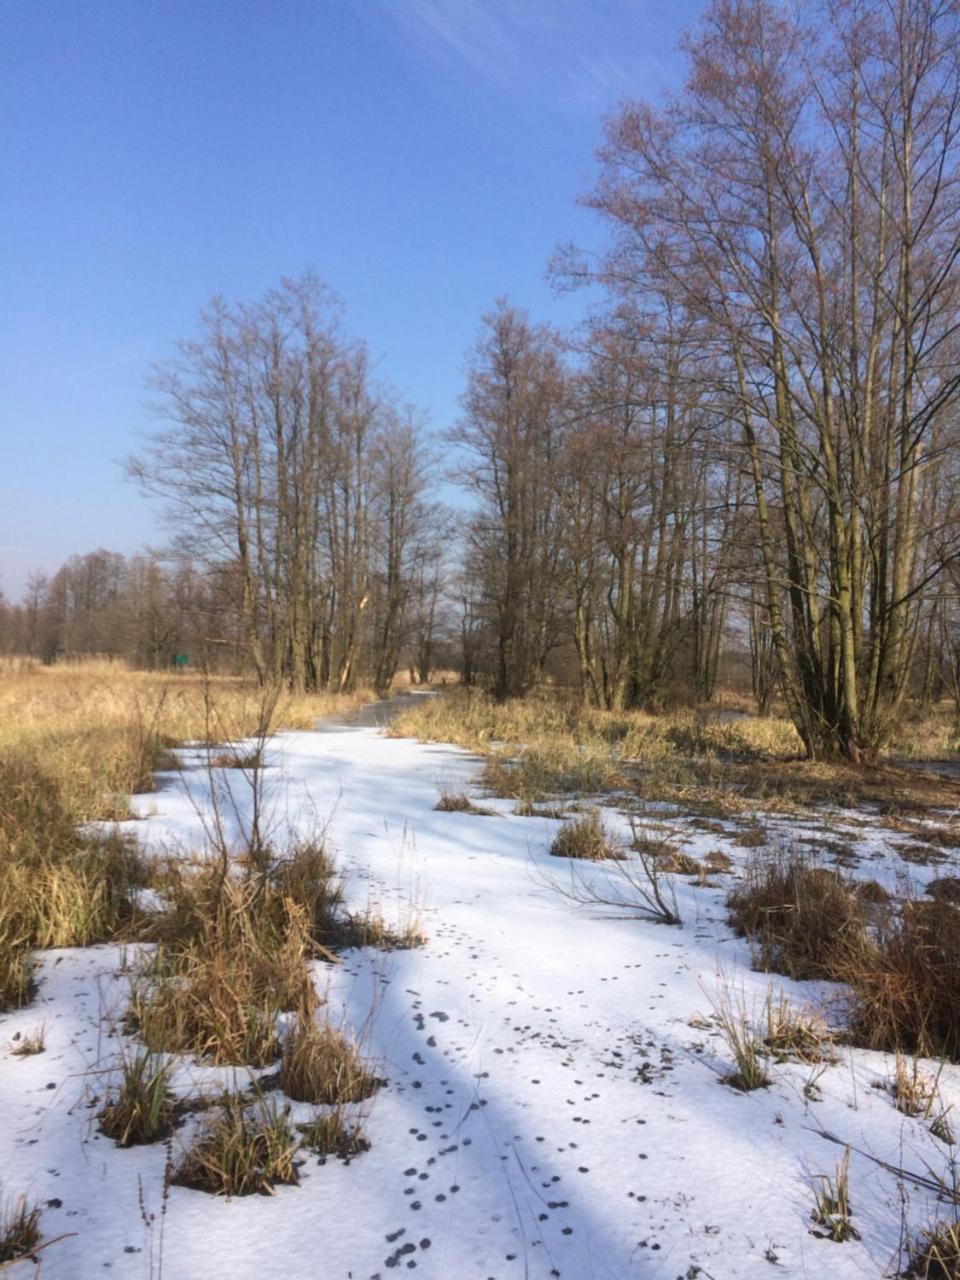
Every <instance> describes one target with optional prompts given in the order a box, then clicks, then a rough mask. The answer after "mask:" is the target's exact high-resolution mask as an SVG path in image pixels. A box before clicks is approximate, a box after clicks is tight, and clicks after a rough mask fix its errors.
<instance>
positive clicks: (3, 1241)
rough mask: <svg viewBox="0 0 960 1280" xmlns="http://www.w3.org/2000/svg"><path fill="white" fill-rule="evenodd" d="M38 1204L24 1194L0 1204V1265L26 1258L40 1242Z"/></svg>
mask: <svg viewBox="0 0 960 1280" xmlns="http://www.w3.org/2000/svg"><path fill="white" fill-rule="evenodd" d="M40 1239H41V1237H40V1206H39V1205H31V1204H29V1203H28V1202H27V1198H26V1196H19V1197H18V1198H17V1199H16V1200H14V1201H13V1202H12V1203H11V1204H0V1266H3V1265H4V1264H5V1263H7V1262H15V1261H16V1260H17V1259H18V1258H28V1257H29V1256H30V1254H31V1253H32V1252H33V1250H34V1249H36V1248H37V1246H38V1245H39V1244H40Z"/></svg>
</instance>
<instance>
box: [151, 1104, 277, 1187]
mask: <svg viewBox="0 0 960 1280" xmlns="http://www.w3.org/2000/svg"><path fill="white" fill-rule="evenodd" d="M299 1145H300V1143H299V1141H298V1139H297V1138H296V1137H295V1135H294V1132H293V1130H292V1128H291V1127H290V1122H289V1119H288V1117H287V1114H286V1111H285V1110H284V1109H282V1108H281V1107H280V1105H279V1104H278V1103H277V1102H276V1101H275V1100H273V1099H267V1098H264V1097H262V1096H261V1097H260V1098H258V1099H257V1100H256V1101H255V1102H253V1103H251V1102H250V1100H249V1099H248V1098H245V1097H243V1096H242V1095H237V1094H225V1095H224V1097H223V1098H222V1099H221V1100H220V1102H219V1104H218V1105H217V1107H216V1108H215V1109H214V1111H213V1112H212V1113H211V1114H210V1115H208V1116H207V1118H206V1119H205V1121H204V1124H203V1128H202V1130H201V1132H200V1134H199V1136H198V1137H197V1138H196V1140H195V1141H194V1143H193V1145H192V1146H191V1147H190V1148H189V1149H188V1150H187V1151H186V1152H185V1153H184V1155H183V1158H182V1159H181V1160H180V1163H179V1164H178V1165H177V1166H176V1168H175V1169H174V1170H173V1174H172V1176H171V1182H172V1184H173V1185H174V1186H178V1187H191V1188H194V1189H195V1190H197V1191H207V1192H209V1193H210V1194H211V1195H218V1196H249V1195H258V1194H259V1195H272V1194H273V1188H274V1187H275V1186H278V1185H284V1184H290V1183H295V1182H296V1181H297V1168H296V1163H295V1159H294V1157H295V1156H296V1152H297V1149H298V1147H299Z"/></svg>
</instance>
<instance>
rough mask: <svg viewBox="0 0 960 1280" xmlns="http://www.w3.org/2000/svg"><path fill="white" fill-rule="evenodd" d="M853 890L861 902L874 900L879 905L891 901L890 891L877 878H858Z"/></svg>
mask: <svg viewBox="0 0 960 1280" xmlns="http://www.w3.org/2000/svg"><path fill="white" fill-rule="evenodd" d="M853 891H854V893H855V894H856V895H857V897H858V898H859V899H860V901H861V902H872V903H875V904H876V905H878V906H883V905H884V903H887V902H889V901H890V894H889V892H888V891H887V890H886V889H885V888H884V887H883V885H882V884H880V882H879V881H877V880H856V881H854V883H853Z"/></svg>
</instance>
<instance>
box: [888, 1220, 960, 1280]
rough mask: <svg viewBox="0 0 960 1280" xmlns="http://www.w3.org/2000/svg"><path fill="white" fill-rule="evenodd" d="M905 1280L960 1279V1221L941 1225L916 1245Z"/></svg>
mask: <svg viewBox="0 0 960 1280" xmlns="http://www.w3.org/2000/svg"><path fill="white" fill-rule="evenodd" d="M901 1274H902V1275H903V1277H904V1278H905V1280H960V1221H953V1222H938V1223H936V1225H935V1226H932V1227H930V1228H929V1230H927V1231H924V1232H922V1233H921V1234H920V1235H919V1236H918V1238H917V1239H916V1240H915V1241H914V1242H913V1245H912V1247H911V1249H910V1259H909V1262H908V1264H907V1269H906V1270H905V1271H903V1272H902V1273H901Z"/></svg>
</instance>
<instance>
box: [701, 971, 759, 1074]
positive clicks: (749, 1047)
mask: <svg viewBox="0 0 960 1280" xmlns="http://www.w3.org/2000/svg"><path fill="white" fill-rule="evenodd" d="M709 998H710V1003H711V1005H712V1006H713V1013H714V1021H715V1022H716V1025H717V1027H718V1029H719V1031H720V1034H721V1035H722V1036H723V1039H724V1041H725V1042H726V1045H727V1048H728V1049H729V1051H730V1055H731V1057H732V1058H733V1061H734V1070H733V1071H728V1072H727V1073H726V1074H725V1075H723V1076H721V1077H720V1079H721V1080H722V1082H723V1083H724V1084H728V1085H730V1086H731V1088H734V1089H739V1090H740V1091H741V1092H742V1093H749V1092H751V1091H752V1090H753V1089H765V1088H766V1087H767V1085H768V1084H769V1083H770V1077H769V1076H768V1075H767V1069H766V1066H765V1064H764V1061H763V1044H762V1042H761V1040H760V1037H759V1036H758V1035H757V1033H756V1032H755V1031H754V1029H753V1027H752V1026H751V1023H750V1019H749V1017H748V1016H747V1011H746V1008H745V1007H744V1002H743V996H742V995H741V996H740V997H739V998H738V997H736V996H735V995H734V993H733V992H732V990H731V988H730V985H729V983H727V982H726V981H721V983H720V986H719V988H718V989H717V991H715V992H714V993H712V994H710V997H709Z"/></svg>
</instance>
